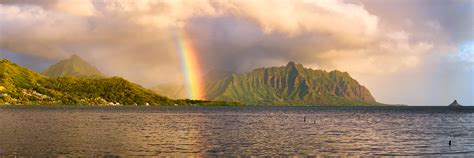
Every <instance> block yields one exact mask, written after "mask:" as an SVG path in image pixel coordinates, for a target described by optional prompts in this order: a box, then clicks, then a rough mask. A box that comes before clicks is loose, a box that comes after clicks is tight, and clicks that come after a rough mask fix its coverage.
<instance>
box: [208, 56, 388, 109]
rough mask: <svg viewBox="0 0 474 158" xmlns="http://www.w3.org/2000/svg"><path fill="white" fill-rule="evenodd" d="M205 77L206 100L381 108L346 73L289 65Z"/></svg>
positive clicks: (251, 103)
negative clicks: (374, 106)
mask: <svg viewBox="0 0 474 158" xmlns="http://www.w3.org/2000/svg"><path fill="white" fill-rule="evenodd" d="M223 74H224V75H222V73H221V74H218V73H217V75H216V73H213V74H211V75H209V76H218V77H206V88H205V92H206V95H205V97H206V98H207V99H209V100H216V101H235V102H243V103H246V104H249V105H383V104H381V103H377V102H376V101H375V99H374V97H373V96H372V95H371V93H370V92H369V90H368V89H367V88H365V87H364V86H362V85H360V84H359V83H358V82H357V81H356V80H354V79H353V78H351V77H350V75H349V74H348V73H347V72H340V71H337V70H334V71H331V72H326V71H323V70H314V69H308V68H304V67H303V65H301V64H295V63H294V62H289V63H288V64H287V65H286V66H281V67H270V68H259V69H255V70H253V71H251V72H249V73H243V74H235V73H234V74H230V75H225V74H228V73H223Z"/></svg>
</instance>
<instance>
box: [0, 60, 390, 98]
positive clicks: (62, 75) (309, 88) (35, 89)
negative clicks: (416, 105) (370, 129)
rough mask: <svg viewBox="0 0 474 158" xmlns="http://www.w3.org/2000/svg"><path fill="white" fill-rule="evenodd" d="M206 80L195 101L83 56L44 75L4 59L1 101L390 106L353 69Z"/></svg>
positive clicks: (213, 75) (266, 71)
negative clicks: (107, 70)
mask: <svg viewBox="0 0 474 158" xmlns="http://www.w3.org/2000/svg"><path fill="white" fill-rule="evenodd" d="M204 80H205V81H206V85H205V98H207V99H208V100H189V99H185V98H179V96H177V95H182V94H183V91H184V90H183V89H184V87H181V86H179V85H159V86H157V87H153V88H152V90H153V91H152V90H149V89H146V88H144V87H142V86H140V85H138V84H135V83H131V82H129V81H127V80H125V79H123V78H121V77H110V78H107V77H105V75H104V74H103V73H101V72H100V71H99V70H98V69H97V68H96V67H94V66H92V65H90V64H89V63H87V62H86V61H85V60H83V59H82V58H81V57H79V56H77V55H73V56H71V57H70V58H68V59H65V60H61V61H59V62H58V63H56V64H54V65H52V66H51V67H50V68H48V69H47V70H45V71H44V73H43V74H39V73H36V72H33V71H32V70H30V69H27V68H24V67H21V66H19V65H17V64H15V63H13V62H10V61H9V60H7V59H2V60H0V105H104V106H118V105H137V106H139V105H144V106H146V105H222V106H225V105H237V106H242V105H304V106H320V105H325V106H340V105H351V106H374V105H375V106H379V105H385V104H381V103H378V102H376V101H375V99H374V97H373V96H372V95H371V93H370V92H369V90H368V89H367V88H365V87H364V86H362V85H360V84H359V83H358V82H357V81H356V80H354V79H353V78H351V77H350V76H349V74H348V73H347V72H340V71H336V70H335V71H331V72H326V71H323V70H314V69H308V68H304V67H303V65H301V64H295V63H294V62H289V63H288V64H287V65H286V66H282V67H270V68H259V69H255V70H253V71H251V72H249V73H244V74H237V73H229V72H220V71H213V72H210V73H209V74H208V75H207V76H206V77H205V79H204ZM162 94H164V96H163V95H162ZM170 97H171V98H173V99H170Z"/></svg>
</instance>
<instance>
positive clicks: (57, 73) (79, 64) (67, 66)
mask: <svg viewBox="0 0 474 158" xmlns="http://www.w3.org/2000/svg"><path fill="white" fill-rule="evenodd" d="M43 74H44V75H46V76H48V77H64V76H75V77H104V75H103V74H102V73H101V72H100V71H99V70H98V69H97V68H96V67H94V66H92V65H91V64H89V63H87V62H86V61H85V60H84V59H82V58H81V57H79V56H77V55H72V56H71V57H70V58H68V59H64V60H61V61H59V62H58V63H56V64H54V65H51V66H50V67H49V68H48V69H46V70H45V71H44V72H43Z"/></svg>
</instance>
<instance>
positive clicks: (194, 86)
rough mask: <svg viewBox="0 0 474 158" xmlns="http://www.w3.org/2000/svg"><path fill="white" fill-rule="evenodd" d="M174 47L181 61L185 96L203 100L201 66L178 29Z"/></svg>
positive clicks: (189, 42)
mask: <svg viewBox="0 0 474 158" xmlns="http://www.w3.org/2000/svg"><path fill="white" fill-rule="evenodd" d="M175 35H176V36H175V38H176V47H177V50H178V53H179V56H180V59H181V67H182V69H183V70H182V71H183V73H184V79H185V86H186V87H185V88H186V94H187V96H188V98H189V99H194V100H203V99H204V97H203V95H204V94H203V87H202V85H203V82H202V80H201V76H202V73H201V65H200V63H199V58H198V57H197V52H196V50H195V49H194V47H193V45H192V43H191V40H190V39H189V38H188V37H187V36H186V34H185V33H184V32H183V31H182V30H179V29H176V30H175Z"/></svg>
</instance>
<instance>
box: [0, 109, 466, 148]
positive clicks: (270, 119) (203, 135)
mask: <svg viewBox="0 0 474 158" xmlns="http://www.w3.org/2000/svg"><path fill="white" fill-rule="evenodd" d="M450 140H451V141H452V145H451V146H449V145H448V142H449V141H450ZM224 155H225V156H358V155H364V156H474V108H469V107H463V108H460V109H453V108H448V107H140V108H137V107H0V156H86V157H89V156H206V157H214V156H224Z"/></svg>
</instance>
